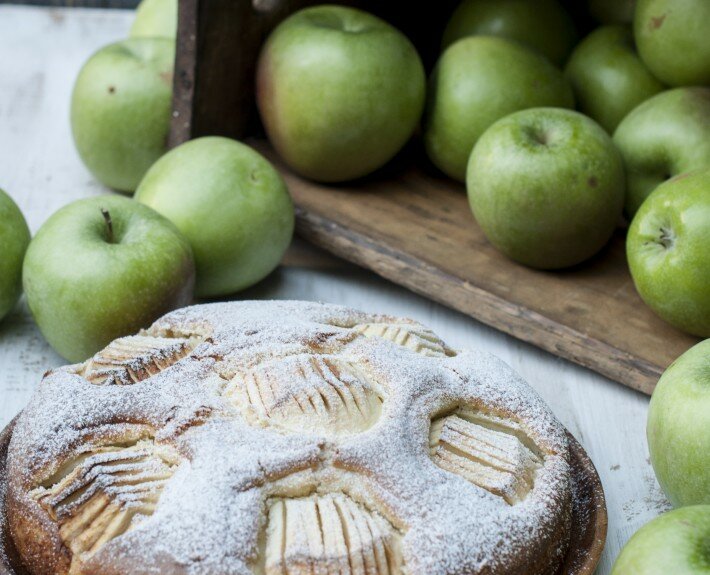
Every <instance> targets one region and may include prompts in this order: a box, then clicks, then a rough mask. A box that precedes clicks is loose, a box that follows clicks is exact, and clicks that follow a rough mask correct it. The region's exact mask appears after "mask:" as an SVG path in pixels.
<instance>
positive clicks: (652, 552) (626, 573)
mask: <svg viewBox="0 0 710 575" xmlns="http://www.w3.org/2000/svg"><path fill="white" fill-rule="evenodd" d="M708 541H710V505H693V506H690V507H683V508H682V509H674V510H673V511H669V512H667V513H664V514H663V515H661V516H660V517H656V518H655V519H654V520H652V521H651V522H650V523H647V524H646V525H644V526H643V527H642V528H641V529H639V530H638V531H637V532H636V533H635V534H634V536H633V537H631V539H629V542H628V543H627V544H626V546H625V547H624V548H623V549H622V551H621V554H620V555H619V557H618V558H617V560H616V563H614V567H613V569H612V571H611V575H706V574H707V573H708V571H709V569H708V565H710V546H708Z"/></svg>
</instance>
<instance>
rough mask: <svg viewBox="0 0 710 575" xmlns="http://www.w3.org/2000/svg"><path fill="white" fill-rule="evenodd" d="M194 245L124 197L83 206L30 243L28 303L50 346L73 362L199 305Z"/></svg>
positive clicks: (68, 210)
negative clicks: (195, 299)
mask: <svg viewBox="0 0 710 575" xmlns="http://www.w3.org/2000/svg"><path fill="white" fill-rule="evenodd" d="M194 280H195V266H194V262H193V259H192V251H191V250H190V244H189V243H188V242H187V240H186V239H185V238H184V237H183V236H182V234H181V233H180V232H179V231H178V230H177V228H175V226H174V225H173V224H171V223H170V222H169V221H168V220H166V219H165V218H164V217H163V216H161V215H160V214H158V213H156V212H154V211H153V210H151V209H150V208H148V207H146V206H143V205H141V204H139V203H138V202H134V201H133V200H129V199H128V198H124V197H121V196H99V197H93V198H88V199H84V200H78V201H76V202H73V203H71V204H69V205H67V206H65V207H63V208H62V209H60V210H59V211H58V212H56V213H54V214H53V215H52V216H51V217H50V218H49V219H48V220H47V221H46V222H45V223H44V225H43V226H42V227H41V228H40V230H39V231H38V232H37V235H36V236H35V237H34V239H33V240H32V241H31V242H30V247H29V248H28V249H27V255H26V256H25V262H24V266H23V283H24V287H25V293H26V294H27V302H28V304H29V307H30V310H31V311H32V315H33V316H34V318H35V321H36V322H37V325H38V326H39V328H40V330H41V332H42V334H43V335H44V337H45V338H46V339H47V341H48V342H49V343H50V345H51V346H52V347H53V348H54V349H55V350H56V351H57V352H58V353H59V354H60V355H62V356H64V357H65V358H66V359H68V360H69V361H72V362H78V361H82V360H84V359H86V358H87V357H90V356H91V355H93V354H94V353H96V352H97V351H99V350H100V349H102V348H103V347H105V346H106V345H107V344H108V343H110V342H111V341H112V340H114V339H116V338H117V337H121V336H125V335H129V334H132V333H135V332H136V331H138V330H139V329H140V328H143V327H148V326H149V325H150V324H151V323H152V322H153V321H155V320H156V319H157V318H159V317H160V316H162V315H163V314H165V313H167V312H168V311H170V310H173V309H175V308H179V307H182V306H185V305H187V304H189V303H190V301H191V300H192V290H193V286H194Z"/></svg>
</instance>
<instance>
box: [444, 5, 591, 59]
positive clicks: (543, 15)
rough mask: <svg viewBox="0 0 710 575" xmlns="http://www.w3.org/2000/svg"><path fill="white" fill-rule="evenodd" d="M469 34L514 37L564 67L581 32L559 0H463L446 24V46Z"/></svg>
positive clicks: (512, 38)
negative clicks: (578, 32)
mask: <svg viewBox="0 0 710 575" xmlns="http://www.w3.org/2000/svg"><path fill="white" fill-rule="evenodd" d="M466 36H500V37H501V38H506V39H508V40H514V41H516V42H520V43H521V44H525V46H527V47H528V48H531V49H533V50H536V51H537V52H539V53H540V54H541V55H543V56H545V57H547V58H549V59H550V60H551V61H552V62H553V63H554V64H557V65H558V66H561V65H562V64H564V63H565V60H566V59H567V56H568V55H569V53H570V51H571V50H572V48H573V47H574V43H575V40H576V36H577V34H576V32H575V29H574V22H572V18H570V16H569V14H567V12H566V11H565V9H564V8H563V7H562V6H561V5H560V3H559V2H558V1H557V0H463V2H461V4H459V6H458V7H457V8H456V10H455V11H454V13H453V15H452V16H451V19H450V20H449V23H448V24H447V26H446V30H445V31H444V39H443V41H442V47H443V48H447V47H448V46H450V45H451V44H453V43H454V42H456V40H460V39H461V38H465V37H466Z"/></svg>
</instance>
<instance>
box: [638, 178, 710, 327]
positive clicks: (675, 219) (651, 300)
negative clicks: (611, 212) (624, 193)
mask: <svg viewBox="0 0 710 575" xmlns="http://www.w3.org/2000/svg"><path fill="white" fill-rule="evenodd" d="M626 254H627V258H628V260H629V268H630V270H631V276H632V277H633V280H634V284H635V285H636V289H637V290H638V292H639V294H640V295H641V298H642V299H643V300H644V301H645V302H646V303H647V304H648V305H649V306H650V307H651V308H652V309H653V311H655V312H656V313H657V314H658V315H659V316H661V317H662V318H663V319H664V320H666V321H667V322H668V323H670V324H672V325H674V326H676V327H677V328H678V329H681V330H683V331H686V332H688V333H691V334H693V335H697V336H700V337H710V167H708V168H706V169H704V170H697V171H694V172H690V173H688V174H682V175H680V176H677V177H675V178H673V179H672V180H669V181H667V182H666V183H664V184H662V185H660V186H658V188H656V190H655V191H654V192H653V193H652V194H651V195H650V196H649V197H648V199H647V200H646V201H645V202H644V203H643V204H642V205H641V207H640V208H639V211H638V212H636V215H635V216H634V219H633V221H632V222H631V226H630V227H629V232H628V235H627V239H626Z"/></svg>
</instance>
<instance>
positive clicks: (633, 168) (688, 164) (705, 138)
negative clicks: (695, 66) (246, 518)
mask: <svg viewBox="0 0 710 575" xmlns="http://www.w3.org/2000/svg"><path fill="white" fill-rule="evenodd" d="M708 38H709V39H710V36H708ZM614 143H615V144H616V145H617V147H618V148H619V151H620V152H621V155H622V156H623V157H624V164H625V167H626V182H627V192H626V209H625V211H626V214H627V215H628V216H629V217H632V216H633V215H634V214H635V213H636V210H638V209H639V207H640V206H641V204H642V203H643V201H644V200H645V199H646V198H647V197H648V195H649V194H650V193H651V192H652V191H653V190H654V189H655V188H656V187H657V186H658V185H659V184H661V183H663V182H664V181H666V180H667V179H669V178H672V177H673V176H677V175H678V174H682V173H685V172H689V171H691V170H696V169H700V168H703V167H706V166H710V88H700V87H695V88H676V89H675V90H668V91H666V92H661V93H660V94H657V95H655V96H653V97H652V98H650V99H648V100H646V101H645V102H643V103H642V104H640V105H639V106H637V107H636V108H634V109H633V110H632V111H631V112H630V113H629V115H628V116H626V118H624V119H623V120H622V122H621V123H620V124H619V126H618V128H617V129H616V131H615V132H614Z"/></svg>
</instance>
